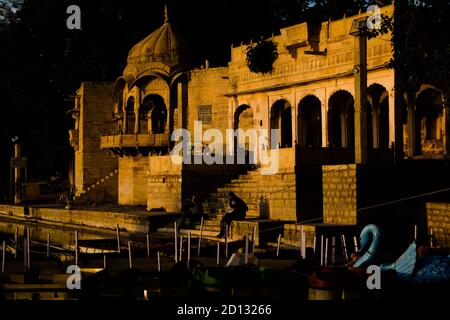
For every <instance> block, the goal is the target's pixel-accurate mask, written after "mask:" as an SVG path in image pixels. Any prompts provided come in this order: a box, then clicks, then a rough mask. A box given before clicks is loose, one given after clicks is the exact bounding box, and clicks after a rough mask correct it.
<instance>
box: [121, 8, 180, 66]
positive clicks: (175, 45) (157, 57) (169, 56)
mask: <svg viewBox="0 0 450 320" xmlns="http://www.w3.org/2000/svg"><path fill="white" fill-rule="evenodd" d="M184 49H185V45H184V40H183V39H182V38H181V37H180V35H179V34H178V33H177V32H176V30H174V28H173V26H172V25H171V24H170V23H169V18H168V14H167V7H166V8H165V19H164V24H163V25H162V26H161V27H160V28H159V29H158V30H156V31H155V32H153V33H152V34H150V35H149V36H147V37H146V38H145V39H143V40H142V41H140V42H139V43H138V44H136V45H135V46H134V47H133V48H132V49H131V50H130V52H129V54H128V64H140V63H148V62H162V63H164V64H166V65H169V66H175V65H178V64H180V63H182V62H183V59H184V58H185V52H184Z"/></svg>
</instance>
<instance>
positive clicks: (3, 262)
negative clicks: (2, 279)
mask: <svg viewBox="0 0 450 320" xmlns="http://www.w3.org/2000/svg"><path fill="white" fill-rule="evenodd" d="M5 253H6V241H5V240H3V245H2V273H5V258H6V256H5Z"/></svg>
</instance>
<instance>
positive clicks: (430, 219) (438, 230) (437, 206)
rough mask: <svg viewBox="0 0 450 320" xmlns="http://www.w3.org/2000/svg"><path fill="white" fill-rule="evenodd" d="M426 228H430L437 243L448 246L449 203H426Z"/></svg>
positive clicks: (449, 243)
mask: <svg viewBox="0 0 450 320" xmlns="http://www.w3.org/2000/svg"><path fill="white" fill-rule="evenodd" d="M426 210H427V229H428V235H429V234H430V231H431V229H433V233H434V235H435V237H436V240H437V245H438V246H442V247H449V246H450V235H449V231H450V203H427V204H426Z"/></svg>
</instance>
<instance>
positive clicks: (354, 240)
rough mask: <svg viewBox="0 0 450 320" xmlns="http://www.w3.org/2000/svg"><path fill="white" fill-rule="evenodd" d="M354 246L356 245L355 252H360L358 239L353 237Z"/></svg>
mask: <svg viewBox="0 0 450 320" xmlns="http://www.w3.org/2000/svg"><path fill="white" fill-rule="evenodd" d="M353 244H354V245H355V252H358V239H357V238H356V237H353Z"/></svg>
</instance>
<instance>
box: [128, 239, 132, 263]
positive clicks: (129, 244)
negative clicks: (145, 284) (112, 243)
mask: <svg viewBox="0 0 450 320" xmlns="http://www.w3.org/2000/svg"><path fill="white" fill-rule="evenodd" d="M128 260H129V262H130V269H131V268H133V263H132V261H131V241H128Z"/></svg>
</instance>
